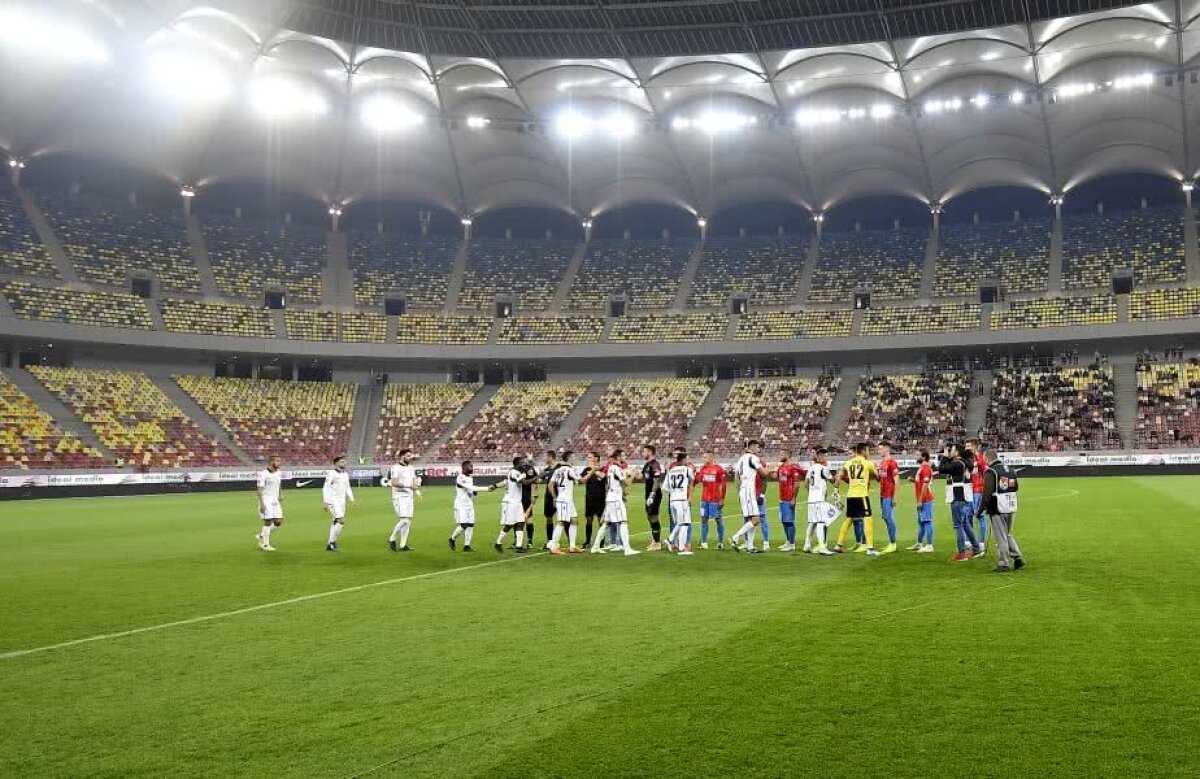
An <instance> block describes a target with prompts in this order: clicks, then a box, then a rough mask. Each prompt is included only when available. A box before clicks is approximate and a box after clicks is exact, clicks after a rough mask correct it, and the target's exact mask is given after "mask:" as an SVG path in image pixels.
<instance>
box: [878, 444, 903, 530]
mask: <svg viewBox="0 0 1200 779" xmlns="http://www.w3.org/2000/svg"><path fill="white" fill-rule="evenodd" d="M876 449H877V451H878V452H879V467H878V470H879V507H880V510H881V511H882V512H883V522H884V524H885V525H887V533H888V545H887V546H886V547H884V549H883V554H891V553H892V552H894V551H896V487H897V486H899V484H900V464H899V463H897V462H896V461H895V460H894V459H893V458H892V446H891V444H889V443H888V442H887V441H880V442H879V446H878V447H876Z"/></svg>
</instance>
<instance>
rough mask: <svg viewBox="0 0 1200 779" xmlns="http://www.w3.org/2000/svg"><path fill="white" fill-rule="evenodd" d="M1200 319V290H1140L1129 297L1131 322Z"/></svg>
mask: <svg viewBox="0 0 1200 779" xmlns="http://www.w3.org/2000/svg"><path fill="white" fill-rule="evenodd" d="M1196 317H1200V289H1195V288H1187V289H1139V290H1135V291H1134V292H1133V294H1131V295H1130V296H1129V321H1130V322H1160V321H1163V320H1167V319H1194V318H1196Z"/></svg>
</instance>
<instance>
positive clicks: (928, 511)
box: [917, 501, 933, 522]
mask: <svg viewBox="0 0 1200 779" xmlns="http://www.w3.org/2000/svg"><path fill="white" fill-rule="evenodd" d="M917 521H918V522H932V521H933V501H929V502H928V503H922V504H921V505H920V507H919V508H917Z"/></svg>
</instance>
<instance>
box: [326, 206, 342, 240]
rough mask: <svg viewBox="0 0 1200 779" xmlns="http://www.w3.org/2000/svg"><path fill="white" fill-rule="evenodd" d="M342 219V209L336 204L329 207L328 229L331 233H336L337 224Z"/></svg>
mask: <svg viewBox="0 0 1200 779" xmlns="http://www.w3.org/2000/svg"><path fill="white" fill-rule="evenodd" d="M341 219H342V207H341V205H339V204H338V203H333V204H331V205H330V206H329V229H330V230H332V231H333V232H335V233H336V232H337V231H338V223H339V222H341Z"/></svg>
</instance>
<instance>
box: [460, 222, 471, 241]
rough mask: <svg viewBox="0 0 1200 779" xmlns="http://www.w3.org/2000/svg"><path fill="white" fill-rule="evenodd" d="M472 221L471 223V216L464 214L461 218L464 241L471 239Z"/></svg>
mask: <svg viewBox="0 0 1200 779" xmlns="http://www.w3.org/2000/svg"><path fill="white" fill-rule="evenodd" d="M472 223H473V220H472V219H471V217H469V216H464V217H463V218H462V227H463V240H464V241H469V240H471V224H472Z"/></svg>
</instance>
